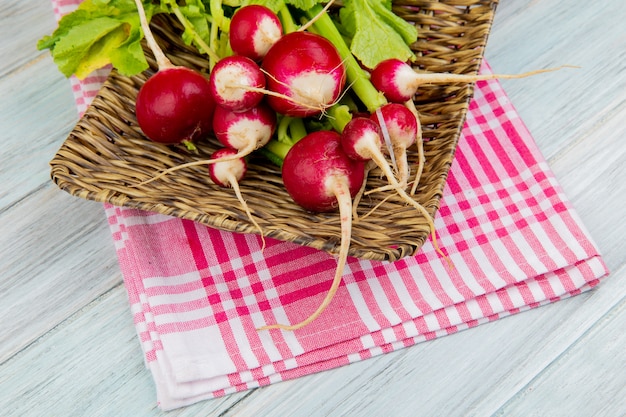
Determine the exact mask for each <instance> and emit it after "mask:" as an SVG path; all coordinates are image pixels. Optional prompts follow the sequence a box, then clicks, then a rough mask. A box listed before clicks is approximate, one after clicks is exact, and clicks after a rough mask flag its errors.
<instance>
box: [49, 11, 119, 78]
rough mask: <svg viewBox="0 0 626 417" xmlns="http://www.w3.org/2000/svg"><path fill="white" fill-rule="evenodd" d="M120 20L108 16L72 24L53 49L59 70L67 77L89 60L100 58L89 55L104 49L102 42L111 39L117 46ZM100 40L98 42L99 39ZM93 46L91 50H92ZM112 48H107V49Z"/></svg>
mask: <svg viewBox="0 0 626 417" xmlns="http://www.w3.org/2000/svg"><path fill="white" fill-rule="evenodd" d="M121 25H122V22H120V21H119V20H116V19H111V18H108V17H100V18H97V19H93V20H90V21H88V22H85V23H81V24H79V25H76V26H74V27H73V28H71V29H69V30H68V32H67V33H66V34H65V35H64V36H63V37H61V38H60V39H59V40H58V41H57V42H56V43H55V44H54V49H53V56H54V62H55V63H56V64H57V66H58V67H59V70H60V71H61V72H62V73H63V74H64V75H65V76H67V77H69V76H70V75H72V74H74V72H75V71H76V70H77V69H78V68H79V67H80V66H81V64H82V63H83V62H86V61H89V60H92V59H93V60H101V58H99V57H90V56H89V55H90V54H91V53H93V54H96V55H97V54H100V53H102V51H103V50H105V48H104V45H103V43H106V42H107V41H108V40H112V42H113V43H114V46H119V44H120V43H121V42H120V39H119V31H117V32H115V31H116V30H117V29H119V28H120V26H121ZM101 39H102V40H103V41H102V42H99V41H100V40H101ZM92 48H93V50H92ZM110 49H112V48H109V50H110Z"/></svg>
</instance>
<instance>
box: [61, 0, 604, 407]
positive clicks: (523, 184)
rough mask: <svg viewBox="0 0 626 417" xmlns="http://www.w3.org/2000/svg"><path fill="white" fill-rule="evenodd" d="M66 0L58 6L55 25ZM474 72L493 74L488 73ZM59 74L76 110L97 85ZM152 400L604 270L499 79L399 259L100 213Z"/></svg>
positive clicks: (455, 327) (551, 293)
mask: <svg viewBox="0 0 626 417" xmlns="http://www.w3.org/2000/svg"><path fill="white" fill-rule="evenodd" d="M76 3H78V1H62V0H57V1H56V2H54V0H53V4H55V10H56V13H57V16H59V15H60V14H61V13H65V12H67V11H69V10H71V9H72V7H73V6H74V5H75V4H76ZM482 71H483V72H488V71H490V69H489V67H488V66H487V64H484V65H483V68H482ZM107 72H108V71H107V70H100V71H97V72H96V73H95V74H94V75H93V76H92V77H90V78H88V79H87V80H85V81H83V82H78V81H77V80H75V79H73V80H72V86H73V90H74V93H75V96H76V101H77V106H78V109H79V112H81V113H82V112H83V111H84V110H85V109H86V106H87V105H88V104H89V102H90V101H91V99H92V98H93V97H94V96H95V95H96V94H97V91H98V88H99V86H100V84H101V83H102V82H103V80H104V79H105V78H106V75H107ZM105 209H106V214H107V216H108V220H109V224H110V227H111V232H112V236H113V240H114V243H115V247H116V249H117V254H118V257H119V262H120V267H121V270H122V273H123V275H124V282H125V285H126V288H127V290H128V296H129V301H130V308H131V311H132V314H133V317H134V322H135V325H136V328H137V332H138V335H139V339H140V341H141V346H142V348H143V350H144V352H145V361H146V365H147V367H148V368H149V369H150V371H151V372H152V374H153V376H154V380H155V384H156V391H157V397H158V402H159V405H160V407H161V408H163V409H172V408H176V407H180V406H184V405H188V404H191V403H194V402H196V401H199V400H202V399H207V398H212V397H217V396H222V395H225V394H229V393H233V392H237V391H242V390H247V389H250V388H254V387H259V386H264V385H268V384H271V383H274V382H278V381H283V380H287V379H291V378H297V377H300V376H303V375H306V374H310V373H313V372H319V371H324V370H328V369H331V368H335V367H338V366H341V365H346V364H349V363H351V362H356V361H360V360H363V359H366V358H370V357H373V356H376V355H380V354H383V353H386V352H391V351H394V350H397V349H400V348H405V347H408V346H411V345H414V344H416V343H419V342H423V341H426V340H430V339H433V338H436V337H439V336H443V335H447V334H451V333H455V332H457V331H459V330H463V329H468V328H471V327H474V326H476V325H478V324H481V323H485V322H488V321H492V320H496V319H499V318H501V317H505V316H508V315H510V314H514V313H517V312H520V311H524V310H528V309H530V308H534V307H537V306H541V305H544V304H547V303H551V302H555V301H558V300H562V299H564V298H567V297H570V296H573V295H576V294H579V293H581V292H582V291H586V290H589V289H590V288H593V287H594V286H595V285H597V284H598V283H599V281H600V280H601V279H602V278H603V277H605V276H606V275H607V274H608V271H607V268H606V266H605V264H604V262H603V260H602V258H601V256H600V255H599V253H598V249H597V248H596V246H595V245H594V243H593V242H592V240H591V239H590V237H589V235H588V233H587V232H586V230H585V229H584V227H583V225H582V224H581V222H580V220H579V218H578V217H577V215H576V213H575V211H574V210H573V208H572V207H571V205H570V203H569V202H568V200H567V198H566V196H565V195H564V194H563V191H562V190H561V188H560V186H559V184H558V183H557V181H556V179H555V177H554V175H553V174H552V172H551V171H550V168H549V167H548V165H547V163H546V161H545V160H544V159H543V157H542V155H541V154H540V152H539V150H538V149H537V147H536V145H535V143H534V141H533V139H532V137H531V135H530V133H529V132H528V131H527V129H526V127H525V126H524V124H523V122H522V120H520V118H519V117H518V115H517V113H516V111H515V109H514V107H513V106H512V104H511V103H510V102H509V100H508V98H507V96H506V94H505V92H504V91H503V90H502V88H501V86H500V84H499V83H498V81H486V82H479V83H477V88H476V91H475V96H474V99H473V101H472V103H471V105H470V111H469V113H468V117H467V121H466V124H465V127H464V129H463V133H462V136H461V138H460V141H459V146H458V150H457V154H456V158H455V161H454V163H453V165H452V168H451V171H450V174H449V180H448V183H447V187H446V190H445V193H444V196H443V199H442V204H441V209H440V210H439V212H438V215H437V217H436V219H435V226H436V228H437V231H438V236H439V242H440V244H441V246H442V247H443V248H445V250H446V251H447V253H448V254H449V257H450V258H451V260H452V261H453V263H454V265H455V268H454V269H450V268H448V266H447V264H446V262H445V260H443V259H442V258H441V257H440V256H438V255H437V253H436V252H435V250H434V248H433V246H432V245H431V243H430V242H427V243H426V244H425V245H424V246H423V247H422V249H421V250H420V252H419V253H418V254H417V255H416V256H413V257H409V258H405V259H402V260H399V261H396V262H393V263H391V262H375V261H367V260H358V259H349V261H348V263H347V266H346V269H345V273H344V275H343V282H342V284H341V287H340V288H339V290H338V292H337V294H336V296H335V298H334V299H333V301H332V302H331V305H330V306H329V307H328V308H327V310H326V311H325V312H324V313H323V314H322V315H321V316H320V317H319V318H318V319H317V320H315V321H314V322H313V323H311V324H310V325H308V326H306V327H304V328H302V329H300V330H297V331H295V332H283V331H263V332H258V331H256V330H255V329H256V328H258V327H260V326H262V325H265V324H271V323H275V322H281V323H296V322H299V321H301V320H302V319H304V318H306V317H307V316H308V315H309V314H310V313H311V312H312V311H314V310H315V308H317V306H318V305H319V303H320V302H321V300H322V298H323V297H324V295H325V293H326V291H327V290H328V288H329V286H330V280H331V279H332V276H333V273H334V270H335V266H336V262H335V259H334V258H332V257H331V256H330V255H328V254H327V253H325V252H320V251H317V250H314V249H311V248H307V247H301V246H297V245H295V244H292V243H287V242H279V241H276V240H272V239H267V246H266V248H265V250H264V251H263V252H262V251H261V241H260V238H259V237H258V236H256V235H244V234H234V233H229V232H223V231H219V230H215V229H211V228H208V227H205V226H202V225H200V224H197V223H193V222H191V221H187V220H181V219H178V218H173V217H167V216H163V215H160V214H154V213H147V212H142V211H137V210H133V209H128V208H121V207H114V206H110V205H106V206H105Z"/></svg>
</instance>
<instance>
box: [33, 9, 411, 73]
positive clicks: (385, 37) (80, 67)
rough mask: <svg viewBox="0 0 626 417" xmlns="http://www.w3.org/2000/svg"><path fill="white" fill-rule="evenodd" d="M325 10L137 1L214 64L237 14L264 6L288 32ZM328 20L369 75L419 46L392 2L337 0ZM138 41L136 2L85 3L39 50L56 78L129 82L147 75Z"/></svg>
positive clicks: (406, 56)
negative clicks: (110, 76) (176, 23)
mask: <svg viewBox="0 0 626 417" xmlns="http://www.w3.org/2000/svg"><path fill="white" fill-rule="evenodd" d="M326 2H327V0H186V1H185V2H184V5H178V4H177V2H176V0H161V1H159V2H152V1H148V0H143V3H144V8H145V10H146V14H147V16H148V19H150V18H151V17H152V16H154V15H155V14H158V13H169V14H175V15H176V16H177V18H178V19H179V20H181V23H182V24H183V26H184V27H185V31H184V33H183V34H182V39H183V41H184V42H185V43H187V44H188V45H191V44H193V45H195V46H196V47H197V48H198V50H199V51H200V52H201V53H205V54H207V55H209V57H210V58H211V59H212V60H215V58H216V57H223V56H226V55H228V54H230V53H231V52H230V49H229V46H228V37H227V36H222V35H223V34H227V32H228V26H229V22H230V19H229V15H232V12H233V10H234V9H235V8H237V7H241V6H244V5H246V4H251V3H255V4H263V5H266V6H267V7H269V8H270V9H272V10H274V11H275V12H277V13H278V14H279V16H280V17H281V20H283V21H285V26H286V27H290V28H291V27H294V21H296V22H297V20H296V18H299V17H301V16H302V15H303V13H304V12H308V11H310V10H312V9H313V8H315V7H316V6H318V5H319V4H322V3H326ZM292 19H293V20H292ZM286 20H291V21H290V22H287V21H286ZM333 20H334V21H335V23H336V24H337V26H338V27H340V28H341V31H342V33H343V34H344V35H345V37H346V38H348V40H347V41H348V43H349V47H350V51H351V52H352V54H353V55H354V56H355V57H356V58H357V59H358V60H359V61H360V62H361V63H362V64H363V65H365V66H366V67H369V68H373V67H374V66H375V65H376V64H377V63H378V62H380V61H382V60H383V59H386V58H391V57H395V58H399V59H402V60H410V59H412V58H413V53H412V51H411V50H410V48H409V46H410V44H411V43H413V42H414V41H415V40H416V39H417V30H416V29H415V27H414V26H413V25H411V24H409V23H407V22H406V21H404V20H403V19H401V18H400V17H398V16H397V15H395V14H394V13H393V12H392V10H391V1H390V0H343V2H342V7H341V8H340V12H339V14H338V15H334V16H333ZM322 35H323V34H322ZM142 38H143V33H142V31H141V27H140V23H139V17H138V14H137V9H136V7H135V3H134V0H85V1H83V2H82V3H81V4H80V5H79V7H78V8H77V9H76V10H75V11H73V12H71V13H69V14H67V15H66V16H64V17H63V18H62V19H61V20H60V21H59V24H58V27H57V29H56V30H55V31H54V32H53V33H52V34H51V35H46V36H44V37H43V38H42V39H40V40H39V42H38V44H37V47H38V48H39V49H40V50H44V49H49V50H50V53H51V55H52V57H53V59H54V62H55V63H56V65H57V66H58V68H59V70H60V71H61V72H62V73H63V74H64V75H65V76H67V77H69V76H71V75H76V76H77V77H78V78H84V77H86V76H87V75H89V74H90V73H91V72H92V71H93V70H95V69H98V68H101V67H104V66H106V65H109V64H111V65H112V66H113V67H115V68H116V69H117V70H118V71H119V72H120V73H121V74H123V75H127V76H131V75H135V74H138V73H140V72H142V71H144V70H145V69H146V68H147V67H148V63H147V61H146V58H145V56H144V52H143V49H142V48H141V40H142ZM207 49H209V50H207Z"/></svg>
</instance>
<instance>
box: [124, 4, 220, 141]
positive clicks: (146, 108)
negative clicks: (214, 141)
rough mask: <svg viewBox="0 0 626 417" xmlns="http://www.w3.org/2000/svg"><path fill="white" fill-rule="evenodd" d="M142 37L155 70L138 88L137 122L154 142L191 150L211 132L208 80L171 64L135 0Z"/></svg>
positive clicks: (211, 109) (142, 10) (210, 104)
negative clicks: (154, 61)
mask: <svg viewBox="0 0 626 417" xmlns="http://www.w3.org/2000/svg"><path fill="white" fill-rule="evenodd" d="M135 3H136V5H137V9H138V11H139V18H140V21H141V27H142V30H143V32H144V36H145V38H146V41H147V42H148V45H149V47H150V49H151V50H152V52H153V54H154V56H155V58H156V61H157V65H158V71H157V72H156V74H154V75H152V76H151V77H150V78H149V79H148V80H147V81H146V82H145V83H144V85H143V86H142V87H141V88H140V90H139V93H138V94H137V99H136V102H135V114H136V116H137V123H138V124H139V127H140V128H141V130H142V131H143V133H144V134H145V135H146V136H147V137H148V138H149V139H151V140H153V141H155V142H160V143H165V144H178V143H183V144H185V145H186V146H187V148H188V149H190V150H193V149H195V146H194V145H193V141H194V140H196V139H199V138H201V137H204V136H206V135H207V134H209V133H210V131H211V120H212V116H213V112H214V109H215V103H214V101H213V99H212V97H211V94H210V88H209V81H208V80H207V78H206V77H205V76H204V75H202V74H201V73H200V72H198V71H194V70H192V69H190V68H186V67H180V66H175V65H173V64H172V63H171V61H170V60H169V59H168V58H167V57H166V56H165V54H164V53H163V51H162V50H161V48H160V47H159V46H158V44H157V43H156V40H155V39H154V37H153V35H152V32H151V31H150V27H149V25H148V21H147V18H146V15H145V10H144V8H143V4H142V3H141V0H135Z"/></svg>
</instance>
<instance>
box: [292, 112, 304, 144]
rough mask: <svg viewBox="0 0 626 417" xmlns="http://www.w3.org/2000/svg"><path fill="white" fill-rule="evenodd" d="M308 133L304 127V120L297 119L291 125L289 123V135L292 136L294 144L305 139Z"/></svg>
mask: <svg viewBox="0 0 626 417" xmlns="http://www.w3.org/2000/svg"><path fill="white" fill-rule="evenodd" d="M307 133H308V132H307V131H306V127H305V126H304V120H302V119H301V118H299V117H296V118H294V119H293V120H292V121H291V123H289V134H290V135H291V140H292V142H293V143H296V142H297V141H299V140H300V139H302V138H303V137H305V136H306V135H307Z"/></svg>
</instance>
